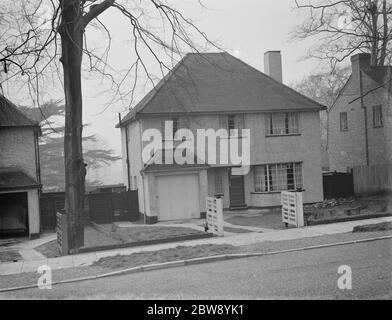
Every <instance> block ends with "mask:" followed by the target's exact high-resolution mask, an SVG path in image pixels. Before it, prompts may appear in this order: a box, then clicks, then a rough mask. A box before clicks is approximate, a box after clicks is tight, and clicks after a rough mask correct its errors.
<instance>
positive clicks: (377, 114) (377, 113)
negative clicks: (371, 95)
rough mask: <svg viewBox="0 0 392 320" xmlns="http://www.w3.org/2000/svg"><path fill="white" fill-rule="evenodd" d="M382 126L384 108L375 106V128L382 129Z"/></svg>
mask: <svg viewBox="0 0 392 320" xmlns="http://www.w3.org/2000/svg"><path fill="white" fill-rule="evenodd" d="M382 126H383V123H382V106H381V105H378V106H373V127H374V128H381V127H382Z"/></svg>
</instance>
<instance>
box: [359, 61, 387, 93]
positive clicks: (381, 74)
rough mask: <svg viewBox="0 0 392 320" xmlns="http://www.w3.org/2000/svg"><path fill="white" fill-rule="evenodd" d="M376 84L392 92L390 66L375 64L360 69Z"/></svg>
mask: <svg viewBox="0 0 392 320" xmlns="http://www.w3.org/2000/svg"><path fill="white" fill-rule="evenodd" d="M362 70H363V72H365V73H366V74H367V75H368V76H369V77H370V78H371V79H372V80H373V81H375V82H376V83H377V84H378V85H380V86H384V87H385V89H387V90H388V91H389V92H392V84H391V79H392V66H384V67H382V66H377V67H370V68H364V69H362Z"/></svg>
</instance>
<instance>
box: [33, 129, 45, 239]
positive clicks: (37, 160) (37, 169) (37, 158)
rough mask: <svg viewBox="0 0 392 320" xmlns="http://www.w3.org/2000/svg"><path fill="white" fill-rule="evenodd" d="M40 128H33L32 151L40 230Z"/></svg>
mask: <svg viewBox="0 0 392 320" xmlns="http://www.w3.org/2000/svg"><path fill="white" fill-rule="evenodd" d="M40 132H41V129H40V127H39V126H37V129H36V130H34V151H35V174H36V179H37V183H38V212H39V225H40V230H39V232H42V229H43V228H42V219H41V202H40V198H41V193H42V184H41V162H40V154H39V140H38V139H39V133H40Z"/></svg>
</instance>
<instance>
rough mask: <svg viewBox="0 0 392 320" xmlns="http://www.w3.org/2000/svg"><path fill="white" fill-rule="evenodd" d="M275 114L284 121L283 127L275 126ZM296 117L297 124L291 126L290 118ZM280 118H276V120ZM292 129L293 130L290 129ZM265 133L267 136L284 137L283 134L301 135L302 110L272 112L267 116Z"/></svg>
mask: <svg viewBox="0 0 392 320" xmlns="http://www.w3.org/2000/svg"><path fill="white" fill-rule="evenodd" d="M274 115H275V117H276V118H277V117H281V119H279V120H280V121H281V122H282V123H283V127H282V128H280V127H277V128H274ZM290 116H291V117H295V118H294V119H295V125H294V126H293V127H292V128H290V119H292V118H290ZM277 121H278V120H277V119H275V122H277ZM290 129H291V130H290ZM265 135H266V137H282V136H298V135H301V131H300V112H298V111H290V112H270V113H267V114H266V116H265Z"/></svg>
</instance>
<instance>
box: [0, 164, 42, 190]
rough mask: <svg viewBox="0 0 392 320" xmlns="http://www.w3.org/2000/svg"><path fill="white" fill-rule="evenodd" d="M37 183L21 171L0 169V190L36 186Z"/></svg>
mask: <svg viewBox="0 0 392 320" xmlns="http://www.w3.org/2000/svg"><path fill="white" fill-rule="evenodd" d="M38 187H39V186H38V183H37V182H36V181H35V180H34V179H32V178H30V177H29V176H28V175H26V174H25V173H24V172H22V171H18V170H13V169H0V190H2V191H3V190H12V189H32V188H38Z"/></svg>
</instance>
